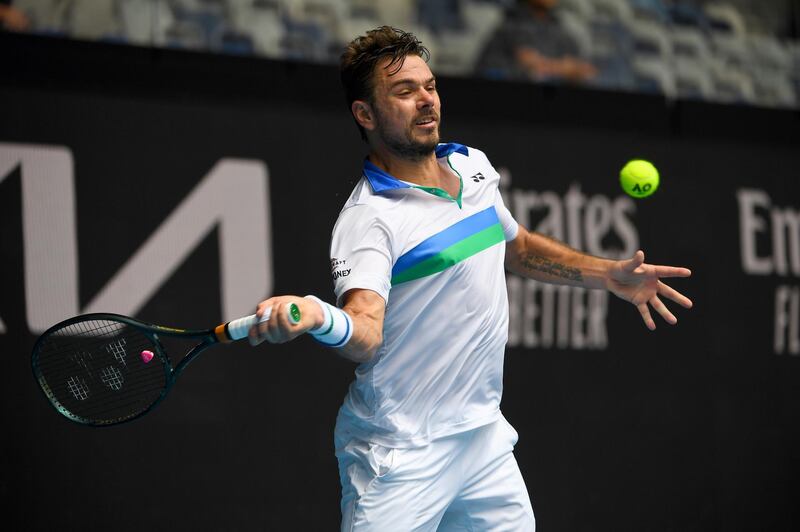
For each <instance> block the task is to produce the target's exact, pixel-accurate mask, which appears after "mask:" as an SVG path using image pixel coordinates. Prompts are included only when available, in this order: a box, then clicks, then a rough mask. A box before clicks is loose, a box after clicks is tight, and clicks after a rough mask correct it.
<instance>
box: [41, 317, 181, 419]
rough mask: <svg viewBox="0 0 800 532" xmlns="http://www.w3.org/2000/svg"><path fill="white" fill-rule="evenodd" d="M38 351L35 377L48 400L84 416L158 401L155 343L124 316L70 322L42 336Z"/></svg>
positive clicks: (107, 415) (160, 363) (130, 412)
mask: <svg viewBox="0 0 800 532" xmlns="http://www.w3.org/2000/svg"><path fill="white" fill-rule="evenodd" d="M37 354H38V359H37V368H38V373H39V375H38V377H39V380H40V383H41V384H42V388H43V389H44V390H45V393H46V394H47V395H48V397H49V398H50V400H51V402H52V403H53V404H54V406H56V408H58V409H59V410H62V411H65V412H68V413H69V414H71V417H77V418H79V420H81V421H83V422H89V423H93V424H103V423H111V422H116V421H120V420H124V419H127V418H130V417H133V416H135V415H137V414H139V413H141V412H142V411H144V410H146V409H147V408H149V407H150V406H151V405H152V404H153V403H154V402H156V401H157V400H158V398H159V397H160V396H161V393H162V391H163V390H164V388H165V386H166V383H167V368H165V364H166V360H164V359H163V358H162V356H163V354H162V353H161V351H160V349H159V346H158V345H157V344H156V343H155V342H154V341H153V340H152V339H151V338H150V337H148V336H146V335H145V334H143V333H142V332H140V331H138V330H137V329H135V328H133V327H130V326H129V325H127V324H125V323H123V322H117V321H113V320H85V321H79V322H74V323H72V324H69V325H66V326H65V327H62V328H60V329H57V330H54V331H52V332H50V333H49V334H48V335H47V337H45V338H43V339H42V341H40V343H39V345H38V353H37Z"/></svg>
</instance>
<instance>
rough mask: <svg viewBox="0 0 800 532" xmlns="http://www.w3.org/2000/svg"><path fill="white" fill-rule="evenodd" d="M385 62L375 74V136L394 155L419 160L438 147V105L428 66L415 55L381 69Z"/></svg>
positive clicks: (439, 105) (380, 64) (434, 84)
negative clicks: (399, 64)
mask: <svg viewBox="0 0 800 532" xmlns="http://www.w3.org/2000/svg"><path fill="white" fill-rule="evenodd" d="M388 63H389V60H388V59H386V60H384V61H383V62H381V63H379V64H378V65H377V68H376V70H375V91H374V105H373V110H374V112H375V130H374V132H375V134H376V135H377V137H378V139H379V140H380V142H383V143H384V144H386V146H388V147H389V149H391V150H392V151H393V152H395V153H396V154H398V155H400V156H402V157H406V158H410V159H422V158H424V157H426V156H428V155H430V154H431V153H433V151H434V149H435V148H436V145H437V144H438V143H439V123H440V117H441V102H440V101H439V93H438V92H436V79H435V78H434V77H433V74H432V73H431V70H430V68H428V64H427V63H425V61H424V60H423V59H422V58H421V57H419V56H416V55H409V56H407V57H406V58H405V61H404V62H403V66H402V67H401V68H400V70H398V71H397V72H394V73H393V71H394V69H395V68H396V67H395V66H393V67H391V68H389V69H388V70H387V69H386V68H384V67H385V66H386V65H387V64H388Z"/></svg>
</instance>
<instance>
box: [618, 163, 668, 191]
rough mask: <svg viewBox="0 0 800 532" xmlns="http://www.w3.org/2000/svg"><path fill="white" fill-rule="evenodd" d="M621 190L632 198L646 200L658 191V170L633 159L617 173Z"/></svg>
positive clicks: (649, 164)
mask: <svg viewBox="0 0 800 532" xmlns="http://www.w3.org/2000/svg"><path fill="white" fill-rule="evenodd" d="M619 182H620V185H622V190H624V191H625V193H626V194H628V195H629V196H633V197H634V198H646V197H647V196H650V195H651V194H653V192H655V191H656V190H657V189H658V183H659V176H658V170H656V167H655V166H653V164H652V163H650V162H649V161H645V160H643V159H634V160H632V161H628V163H627V164H626V165H625V166H624V167H623V168H622V171H620V173H619Z"/></svg>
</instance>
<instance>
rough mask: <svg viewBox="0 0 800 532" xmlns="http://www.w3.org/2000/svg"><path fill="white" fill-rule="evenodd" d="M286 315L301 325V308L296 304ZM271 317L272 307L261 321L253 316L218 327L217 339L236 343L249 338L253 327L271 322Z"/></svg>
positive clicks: (215, 331) (216, 329) (265, 312)
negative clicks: (248, 334) (248, 335)
mask: <svg viewBox="0 0 800 532" xmlns="http://www.w3.org/2000/svg"><path fill="white" fill-rule="evenodd" d="M286 314H287V315H288V317H289V321H290V322H292V323H300V318H301V317H302V315H301V313H300V308H299V307H298V306H297V305H296V304H294V303H291V304H289V306H288V307H287V308H286ZM270 316H272V307H270V308H267V309H266V310H265V311H264V314H263V315H262V316H261V319H259V318H258V316H256V315H255V314H251V315H250V316H245V317H243V318H238V319H235V320H233V321H229V322H228V323H223V324H221V325H218V326H217V327H216V328H215V329H214V334H216V336H217V339H218V340H219V341H220V342H225V343H227V342H235V341H236V340H241V339H243V338H247V333H248V332H249V331H250V329H251V328H252V327H253V325H256V324H257V323H263V322H265V321H267V320H269V318H270Z"/></svg>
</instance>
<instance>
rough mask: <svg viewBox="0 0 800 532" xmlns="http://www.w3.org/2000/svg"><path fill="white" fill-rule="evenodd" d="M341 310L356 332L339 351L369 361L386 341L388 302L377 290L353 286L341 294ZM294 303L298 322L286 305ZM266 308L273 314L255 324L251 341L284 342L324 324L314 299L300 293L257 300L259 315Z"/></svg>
mask: <svg viewBox="0 0 800 532" xmlns="http://www.w3.org/2000/svg"><path fill="white" fill-rule="evenodd" d="M342 300H343V301H344V306H343V307H342V310H343V311H344V312H346V313H347V315H348V316H350V319H351V320H352V321H353V335H352V336H351V337H350V340H349V341H348V342H347V343H346V344H345V345H343V346H342V347H340V348H337V349H336V351H337V353H338V354H339V355H341V356H343V357H344V358H347V359H349V360H352V361H354V362H367V361H368V360H370V359H371V358H372V357H373V355H375V352H376V351H377V350H378V347H380V345H381V343H382V342H383V317H384V313H385V310H386V303H385V302H384V300H383V298H382V297H381V296H380V295H378V293H377V292H373V291H372V290H364V289H353V290H349V291H347V292H346V293H345V294H344V296H342ZM291 303H294V304H296V305H297V306H298V307H299V309H300V314H301V316H302V317H301V319H300V322H299V323H296V324H295V323H292V322H291V321H290V320H289V317H288V313H287V312H286V309H287V307H288V305H290V304H291ZM267 308H272V316H273V317H272V318H270V319H269V320H267V321H265V322H263V323H261V324H259V325H257V326H254V327H253V328H252V329H251V330H250V334H249V339H250V343H251V344H252V345H257V344H260V343H261V342H263V341H264V340H266V341H268V342H271V343H284V342H288V341H290V340H294V339H295V338H297V337H298V336H300V335H301V334H303V333H306V332H308V331H311V330H314V329H318V328H319V327H321V326H322V325H323V324H324V321H325V319H324V313H323V311H322V309H321V308H320V306H319V304H318V303H317V302H316V301H314V300H313V299H308V298H304V297H298V296H276V297H272V298H269V299H267V300H265V301H262V302H261V303H259V304H258V310H257V312H256V315H257V316H258V317H259V318H261V316H262V315H263V314H264V312H265V311H266V309H267Z"/></svg>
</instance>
